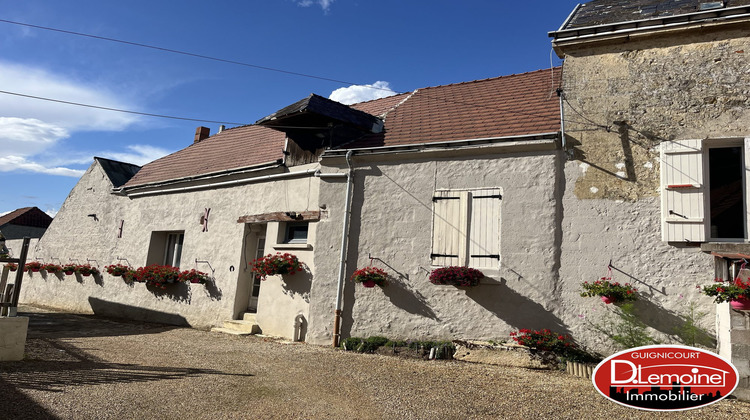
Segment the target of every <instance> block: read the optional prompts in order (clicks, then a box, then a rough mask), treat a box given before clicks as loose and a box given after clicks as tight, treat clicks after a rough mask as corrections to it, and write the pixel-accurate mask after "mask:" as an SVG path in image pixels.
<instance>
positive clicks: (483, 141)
mask: <svg viewBox="0 0 750 420" xmlns="http://www.w3.org/2000/svg"><path fill="white" fill-rule="evenodd" d="M559 134H560V133H559V132H557V131H555V132H549V133H539V134H531V135H524V136H507V137H487V138H478V139H467V140H450V141H441V142H431V143H416V144H407V145H397V146H378V147H368V148H362V149H356V151H357V155H381V154H395V153H411V152H430V151H445V150H446V149H448V148H457V147H462V146H463V147H477V146H480V147H481V146H485V147H487V146H495V147H503V146H518V145H523V144H528V145H534V146H538V145H540V144H543V143H546V142H547V141H549V140H553V141H554V140H556V139H557V136H558V135H559ZM426 149H427V150H426ZM349 150H354V149H349ZM346 153H347V149H337V150H326V151H325V152H324V153H323V155H322V156H321V158H331V157H339V156H344V155H345V154H346Z"/></svg>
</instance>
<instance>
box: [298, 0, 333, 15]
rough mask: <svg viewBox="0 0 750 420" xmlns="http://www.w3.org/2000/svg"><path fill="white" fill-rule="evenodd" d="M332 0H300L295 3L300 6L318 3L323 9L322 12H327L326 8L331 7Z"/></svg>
mask: <svg viewBox="0 0 750 420" xmlns="http://www.w3.org/2000/svg"><path fill="white" fill-rule="evenodd" d="M333 2H334V0H315V1H313V0H300V1H298V2H297V5H299V6H302V7H310V6H312V5H313V4H319V5H320V8H321V9H323V11H324V12H326V13H328V10H330V8H331V4H333Z"/></svg>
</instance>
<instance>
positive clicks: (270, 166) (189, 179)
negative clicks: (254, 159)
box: [112, 159, 284, 196]
mask: <svg viewBox="0 0 750 420" xmlns="http://www.w3.org/2000/svg"><path fill="white" fill-rule="evenodd" d="M281 167H284V161H283V160H282V159H279V160H276V161H274V162H270V163H263V164H261V165H257V166H251V167H249V168H247V169H240V170H235V169H228V170H225V171H220V172H212V173H208V174H202V175H195V176H186V177H182V178H174V179H170V180H167V181H159V182H150V183H146V184H140V185H134V186H132V187H126V186H120V187H118V188H112V193H113V194H118V195H124V196H129V195H130V194H128V192H127V191H129V190H141V189H145V188H159V187H165V186H168V185H174V184H179V183H184V182H193V181H203V180H206V179H214V178H219V177H223V176H227V175H241V174H248V173H255V172H260V171H265V170H267V169H277V168H281Z"/></svg>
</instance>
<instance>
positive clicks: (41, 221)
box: [0, 207, 52, 228]
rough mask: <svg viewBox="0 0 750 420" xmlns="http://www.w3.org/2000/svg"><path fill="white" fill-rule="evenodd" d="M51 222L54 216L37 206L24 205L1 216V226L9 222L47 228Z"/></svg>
mask: <svg viewBox="0 0 750 420" xmlns="http://www.w3.org/2000/svg"><path fill="white" fill-rule="evenodd" d="M50 223H52V217H50V215H48V214H47V213H45V212H43V211H41V210H39V209H38V208H37V207H23V208H20V209H17V210H13V211H12V212H10V213H8V214H6V215H5V216H0V228H2V227H3V226H5V225H7V224H13V225H18V226H30V227H42V228H46V227H48V226H49V224H50Z"/></svg>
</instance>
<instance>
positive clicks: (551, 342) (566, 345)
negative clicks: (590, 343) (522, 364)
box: [510, 328, 601, 363]
mask: <svg viewBox="0 0 750 420" xmlns="http://www.w3.org/2000/svg"><path fill="white" fill-rule="evenodd" d="M510 338H512V339H513V341H515V342H516V343H518V344H520V345H522V346H526V347H530V348H535V349H538V350H545V351H550V352H552V353H554V354H555V355H557V356H558V357H559V358H561V359H562V360H567V361H571V362H580V363H591V362H594V361H598V360H601V359H600V358H599V357H597V355H595V354H591V353H589V352H588V351H587V350H586V349H585V348H583V347H581V346H579V345H578V344H576V343H575V342H574V341H573V339H572V338H571V337H570V335H568V334H560V333H556V332H554V331H551V330H549V329H542V330H530V329H528V328H521V329H520V330H518V331H514V332H511V333H510Z"/></svg>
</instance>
